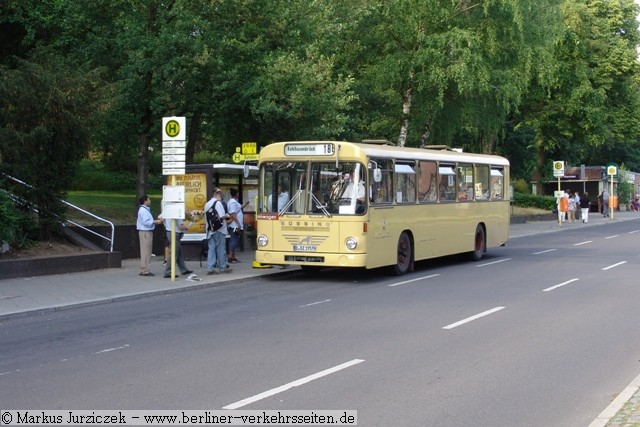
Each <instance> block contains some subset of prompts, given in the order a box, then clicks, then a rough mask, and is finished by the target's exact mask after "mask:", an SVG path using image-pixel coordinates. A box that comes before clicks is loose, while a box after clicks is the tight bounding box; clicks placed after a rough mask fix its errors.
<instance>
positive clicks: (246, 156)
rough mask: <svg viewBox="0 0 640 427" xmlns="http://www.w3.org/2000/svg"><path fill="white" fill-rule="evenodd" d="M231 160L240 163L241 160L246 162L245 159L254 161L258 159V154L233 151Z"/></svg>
mask: <svg viewBox="0 0 640 427" xmlns="http://www.w3.org/2000/svg"><path fill="white" fill-rule="evenodd" d="M231 160H233V163H240V162H245V161H254V160H258V155H257V154H240V153H233V156H231Z"/></svg>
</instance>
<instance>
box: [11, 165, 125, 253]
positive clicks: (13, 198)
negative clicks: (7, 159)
mask: <svg viewBox="0 0 640 427" xmlns="http://www.w3.org/2000/svg"><path fill="white" fill-rule="evenodd" d="M0 173H1V172H0ZM1 174H2V175H3V176H4V177H6V178H7V179H9V180H11V181H13V182H15V183H17V184H20V185H24V186H25V187H29V188H34V187H33V186H32V185H30V184H27V183H26V182H24V181H21V180H20V179H18V178H15V177H13V176H11V175H7V174H5V173H1ZM2 191H5V190H2ZM7 193H8V194H9V197H11V199H12V200H13V201H14V202H17V203H20V204H22V205H28V204H30V202H28V201H27V200H24V199H22V198H20V197H18V196H16V195H14V194H12V193H10V192H7ZM60 201H61V202H62V203H64V204H65V205H66V206H68V207H70V208H72V209H75V210H76V211H78V212H81V213H83V214H85V215H89V216H90V217H92V218H94V219H96V220H98V221H101V222H104V223H107V224H109V225H110V226H111V238H109V237H107V236H104V235H102V234H100V233H97V232H95V231H93V230H91V229H90V228H87V227H85V226H83V225H82V224H78V223H77V222H75V221H72V220H69V219H66V220H62V219H59V221H60V223H61V225H62V226H63V227H67V226H68V225H69V224H71V225H74V226H76V227H78V228H81V229H83V230H84V231H86V232H87V233H90V234H93V235H94V236H97V237H99V238H101V239H103V240H106V241H107V242H109V246H110V247H109V252H113V241H114V237H115V234H116V228H115V226H114V225H113V223H112V222H111V221H109V220H106V219H104V218H100V217H99V216H97V215H94V214H92V213H91V212H89V211H86V210H84V209H82V208H81V207H78V206H76V205H74V204H72V203H69V202H67V201H66V200H60ZM31 209H32V210H33V211H34V212H37V213H39V210H38V208H37V207H31Z"/></svg>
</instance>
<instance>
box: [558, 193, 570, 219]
mask: <svg viewBox="0 0 640 427" xmlns="http://www.w3.org/2000/svg"><path fill="white" fill-rule="evenodd" d="M557 203H558V222H559V223H563V222H564V220H565V218H566V215H567V210H568V209H569V195H568V194H567V193H566V192H563V193H562V195H561V196H560V197H558V200H557Z"/></svg>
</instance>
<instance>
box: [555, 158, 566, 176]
mask: <svg viewBox="0 0 640 427" xmlns="http://www.w3.org/2000/svg"><path fill="white" fill-rule="evenodd" d="M553 176H557V177H561V176H564V160H556V161H554V162H553Z"/></svg>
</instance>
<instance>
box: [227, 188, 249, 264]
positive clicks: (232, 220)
mask: <svg viewBox="0 0 640 427" xmlns="http://www.w3.org/2000/svg"><path fill="white" fill-rule="evenodd" d="M229 194H230V195H231V199H229V203H227V208H228V210H229V221H227V224H228V227H229V235H230V236H231V239H230V240H231V241H230V242H229V262H230V263H236V262H240V260H239V259H238V258H236V249H237V248H238V245H239V243H240V239H241V238H242V231H243V230H244V213H243V212H242V209H243V208H244V207H245V206H247V205H248V204H249V203H248V202H247V203H245V204H244V205H240V202H239V201H238V194H239V192H238V189H237V188H230V189H229Z"/></svg>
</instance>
